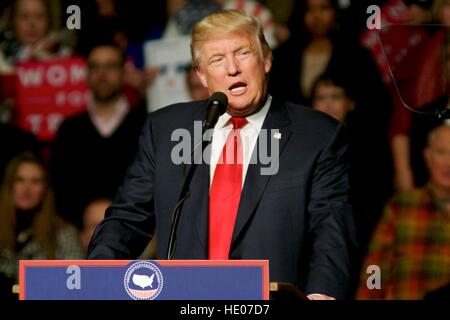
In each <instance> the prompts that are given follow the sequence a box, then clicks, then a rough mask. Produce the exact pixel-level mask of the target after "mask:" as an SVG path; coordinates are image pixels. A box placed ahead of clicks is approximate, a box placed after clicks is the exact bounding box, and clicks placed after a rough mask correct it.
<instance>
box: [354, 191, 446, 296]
mask: <svg viewBox="0 0 450 320" xmlns="http://www.w3.org/2000/svg"><path fill="white" fill-rule="evenodd" d="M370 265H377V266H379V267H380V270H381V289H372V290H370V289H368V288H367V284H366V282H367V279H368V277H370V276H371V275H372V274H373V273H367V272H366V271H367V267H368V266H370ZM449 282H450V212H449V210H448V208H446V207H444V205H442V204H441V203H439V202H438V200H436V199H435V198H434V197H433V196H432V193H431V191H430V190H429V189H428V188H426V187H425V188H423V189H416V190H414V191H411V192H405V193H402V194H399V195H397V196H395V197H394V198H393V199H392V201H391V202H390V203H389V204H388V205H387V207H386V208H385V212H384V214H383V217H382V219H381V221H380V223H379V225H378V226H377V229H376V230H375V234H374V236H373V238H372V241H371V244H370V246H369V251H368V255H367V257H366V261H365V263H364V266H363V269H362V275H361V282H360V287H359V290H358V292H357V296H356V297H357V299H411V300H412V299H423V298H424V296H425V294H426V293H427V292H430V291H433V290H435V289H437V288H439V287H442V286H444V285H446V284H448V283H449Z"/></svg>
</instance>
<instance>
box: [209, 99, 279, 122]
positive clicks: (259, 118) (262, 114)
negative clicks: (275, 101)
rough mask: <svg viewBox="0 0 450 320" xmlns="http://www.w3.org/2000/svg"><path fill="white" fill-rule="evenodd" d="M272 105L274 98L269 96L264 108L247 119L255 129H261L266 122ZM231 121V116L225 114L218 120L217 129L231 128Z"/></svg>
mask: <svg viewBox="0 0 450 320" xmlns="http://www.w3.org/2000/svg"><path fill="white" fill-rule="evenodd" d="M271 103H272V96H270V95H268V96H267V99H266V102H265V103H264V105H263V107H262V108H261V109H260V110H259V111H258V112H256V113H254V114H252V115H249V116H248V117H245V118H246V119H247V121H248V123H249V124H250V125H251V126H252V127H255V128H261V127H262V123H263V122H264V119H265V118H266V115H267V112H268V111H269V107H270V104H271ZM230 119H231V115H230V114H229V113H227V112H225V113H224V114H223V115H221V116H220V117H219V119H218V120H217V124H216V126H215V128H217V129H222V128H224V127H228V126H231V123H229V122H228V121H229V120H230Z"/></svg>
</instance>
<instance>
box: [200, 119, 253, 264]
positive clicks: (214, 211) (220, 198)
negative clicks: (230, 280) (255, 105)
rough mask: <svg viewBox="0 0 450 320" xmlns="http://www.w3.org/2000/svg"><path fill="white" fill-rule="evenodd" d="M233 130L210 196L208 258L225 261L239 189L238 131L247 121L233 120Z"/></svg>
mask: <svg viewBox="0 0 450 320" xmlns="http://www.w3.org/2000/svg"><path fill="white" fill-rule="evenodd" d="M230 122H231V123H232V124H233V130H232V131H231V132H230V134H229V135H228V138H227V142H226V143H225V146H224V147H223V150H222V153H221V155H220V158H219V160H218V162H217V165H216V170H215V172H214V178H213V181H212V184H211V190H210V193H209V255H208V256H209V259H210V260H227V259H228V255H229V251H230V245H231V237H232V236H233V229H234V223H235V221H236V215H237V211H238V207H239V201H240V199H241V189H242V159H243V157H242V155H243V149H242V141H241V137H240V135H239V132H240V129H241V128H242V127H243V126H245V125H246V124H247V123H248V121H247V120H246V119H245V118H238V117H232V118H231V119H230Z"/></svg>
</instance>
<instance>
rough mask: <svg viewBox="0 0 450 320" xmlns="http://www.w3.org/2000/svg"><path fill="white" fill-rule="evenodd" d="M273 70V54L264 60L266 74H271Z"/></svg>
mask: <svg viewBox="0 0 450 320" xmlns="http://www.w3.org/2000/svg"><path fill="white" fill-rule="evenodd" d="M271 68H272V53H269V54H267V56H266V57H265V58H264V72H265V73H266V74H267V73H269V71H270V69H271Z"/></svg>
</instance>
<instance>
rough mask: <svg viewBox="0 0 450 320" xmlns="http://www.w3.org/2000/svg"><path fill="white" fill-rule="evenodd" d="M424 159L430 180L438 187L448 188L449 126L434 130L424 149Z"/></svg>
mask: <svg viewBox="0 0 450 320" xmlns="http://www.w3.org/2000/svg"><path fill="white" fill-rule="evenodd" d="M425 160H426V163H427V166H428V170H429V171H430V176H431V181H432V182H433V183H434V184H435V185H436V186H438V187H440V188H445V189H450V128H442V129H440V130H438V131H436V132H435V134H434V136H433V138H432V140H431V142H430V146H429V147H427V148H426V149H425Z"/></svg>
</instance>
